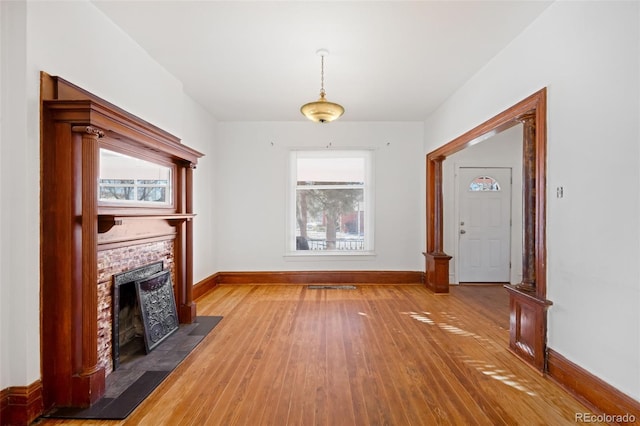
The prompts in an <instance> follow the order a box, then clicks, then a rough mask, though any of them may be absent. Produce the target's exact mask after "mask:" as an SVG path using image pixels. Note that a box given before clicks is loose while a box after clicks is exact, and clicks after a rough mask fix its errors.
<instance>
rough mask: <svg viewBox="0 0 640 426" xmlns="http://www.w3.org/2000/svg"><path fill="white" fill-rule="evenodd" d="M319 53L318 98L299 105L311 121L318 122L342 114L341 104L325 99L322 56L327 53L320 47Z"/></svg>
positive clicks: (332, 118)
mask: <svg viewBox="0 0 640 426" xmlns="http://www.w3.org/2000/svg"><path fill="white" fill-rule="evenodd" d="M316 54H318V55H320V99H318V100H317V101H315V102H309V103H308V104H304V105H302V107H300V112H302V114H303V115H304V116H305V117H307V118H308V119H309V120H311V121H315V122H319V123H327V122H329V121H333V120H336V119H338V118H340V116H341V115H342V114H344V108H343V107H342V106H341V105H338V104H335V103H333V102H329V101H328V100H326V99H325V95H326V93H325V91H324V57H325V56H327V55H328V54H329V51H328V50H325V49H320V50H318V51H317V52H316Z"/></svg>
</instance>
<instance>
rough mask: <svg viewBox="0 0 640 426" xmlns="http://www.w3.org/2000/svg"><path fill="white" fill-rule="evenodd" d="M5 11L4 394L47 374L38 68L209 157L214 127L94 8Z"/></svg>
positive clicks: (51, 4)
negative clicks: (42, 315) (43, 350)
mask: <svg viewBox="0 0 640 426" xmlns="http://www.w3.org/2000/svg"><path fill="white" fill-rule="evenodd" d="M0 13H1V16H0V19H1V22H2V30H1V32H0V34H1V37H2V38H1V39H0V46H1V47H2V51H1V59H2V72H1V74H0V82H1V83H2V86H1V88H2V92H1V97H2V103H1V104H0V105H1V106H2V108H1V110H0V112H2V127H1V128H0V135H1V136H2V145H1V146H0V153H1V154H2V158H1V160H0V173H1V176H2V183H1V184H0V196H1V198H0V203H1V204H0V207H1V208H0V212H1V214H2V220H1V221H0V237H1V243H0V253H1V254H2V257H1V261H0V289H1V290H0V291H1V296H2V298H1V299H0V320H1V323H2V325H1V326H0V348H1V349H0V359H1V360H2V362H1V363H0V389H4V388H7V387H9V386H24V385H28V384H31V383H33V382H34V381H36V380H38V379H39V378H40V334H39V333H40V318H39V312H40V310H39V305H40V269H39V252H40V241H39V235H40V224H39V217H40V205H39V202H40V191H39V190H40V187H39V185H40V184H39V178H40V156H39V153H40V122H39V119H40V117H39V114H40V112H39V90H40V80H39V79H40V76H39V73H40V71H45V72H47V73H49V74H51V75H58V76H60V77H62V78H64V79H66V80H68V81H70V82H72V83H74V84H77V85H78V86H80V87H82V88H84V89H86V90H88V91H90V92H93V93H94V94H96V95H98V96H100V97H102V98H104V99H106V100H108V101H109V102H112V103H114V104H115V105H118V106H119V107H121V108H124V109H126V110H128V111H129V112H131V113H133V114H135V115H138V116H139V117H141V118H143V119H144V120H146V121H148V122H150V123H152V124H154V125H156V126H158V127H160V128H162V129H164V130H167V131H169V132H171V133H173V134H175V135H176V136H178V137H180V136H181V135H182V134H184V135H186V136H187V137H188V139H189V141H188V142H189V143H191V144H193V145H194V146H195V145H197V148H196V149H199V150H200V151H203V152H204V153H205V154H207V153H208V151H209V148H208V144H209V143H210V141H211V137H212V135H213V133H214V131H213V123H214V121H213V120H212V119H210V117H208V115H207V114H206V113H205V112H204V111H203V110H202V109H201V108H199V107H197V106H196V105H195V104H194V103H193V101H191V100H190V99H189V98H188V97H187V96H185V94H184V93H183V91H182V85H181V83H180V82H179V81H178V80H176V79H175V78H174V77H173V76H171V75H170V74H169V73H167V72H166V70H164V69H163V68H162V67H160V66H159V65H158V64H157V63H156V62H154V61H153V59H152V58H151V57H149V55H148V54H147V53H145V52H144V51H143V50H142V49H141V48H140V47H139V46H138V45H137V44H135V43H134V42H133V41H132V40H131V39H130V38H129V37H128V36H127V35H126V34H124V33H123V32H122V31H121V30H120V29H119V28H118V27H116V26H115V25H113V24H112V23H111V22H110V21H109V20H108V19H107V18H106V17H105V16H104V15H103V14H102V13H101V12H100V11H99V10H98V9H96V8H95V7H94V6H93V5H92V4H90V3H88V2H86V1H74V2H67V1H60V2H58V1H48V2H0ZM8 105H10V107H8ZM185 115H187V116H186V117H185ZM205 138H207V139H206V140H204V139H205ZM185 143H186V141H185ZM195 173H196V175H195V176H196V177H195V179H196V185H197V186H198V187H199V189H198V194H199V195H198V196H202V197H203V198H204V197H206V196H207V191H206V190H203V189H202V188H203V187H204V185H203V182H202V179H200V177H198V170H196V172H195ZM199 203H201V204H199V205H198V206H197V209H202V210H201V211H200V212H199V213H200V215H199V216H198V220H199V221H203V222H206V221H207V220H208V219H207V211H206V210H205V208H206V206H207V205H208V203H209V201H207V200H202V201H199ZM201 229H202V232H203V233H206V232H210V231H211V229H210V228H201ZM209 239H210V238H209ZM204 240H205V239H204V238H201V237H199V241H204ZM198 244H201V243H200V242H199V243H198ZM196 262H197V265H196V267H195V269H197V271H198V276H206V275H209V274H211V273H213V272H214V269H213V268H212V267H211V268H210V269H209V270H208V269H207V268H209V267H210V265H209V264H207V263H205V262H204V261H203V259H201V258H199V259H197V261H196Z"/></svg>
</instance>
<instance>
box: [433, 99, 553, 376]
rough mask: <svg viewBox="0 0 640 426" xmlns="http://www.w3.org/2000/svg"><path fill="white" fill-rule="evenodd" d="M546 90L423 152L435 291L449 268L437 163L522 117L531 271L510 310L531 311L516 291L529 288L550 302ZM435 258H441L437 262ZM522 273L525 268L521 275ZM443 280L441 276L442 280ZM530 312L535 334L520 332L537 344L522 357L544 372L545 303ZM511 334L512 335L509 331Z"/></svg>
mask: <svg viewBox="0 0 640 426" xmlns="http://www.w3.org/2000/svg"><path fill="white" fill-rule="evenodd" d="M546 93H547V92H546V88H543V89H541V90H539V91H538V92H536V93H534V94H532V95H531V96H529V97H527V98H525V99H524V100H522V101H520V102H518V103H517V104H516V105H514V106H512V107H511V108H508V109H507V110H505V111H503V112H501V113H500V114H498V115H496V116H495V117H493V118H491V119H489V120H487V121H485V122H484V123H482V124H480V125H479V126H477V127H475V128H473V129H471V130H470V131H468V132H466V133H464V134H463V135H461V136H459V137H457V138H456V139H454V140H452V141H451V142H449V143H447V144H445V145H443V146H442V147H440V148H438V149H436V150H434V151H432V152H430V153H429V154H427V173H426V180H427V182H426V207H427V226H426V231H427V235H426V242H427V252H426V254H425V256H426V257H427V262H426V285H427V287H429V288H430V289H432V290H433V291H435V292H445V289H444V288H445V286H444V285H443V284H442V283H441V282H440V281H438V282H435V281H433V280H435V279H436V277H438V278H437V279H438V280H439V279H440V277H444V276H445V272H446V273H447V275H446V276H447V278H446V280H447V281H448V268H449V265H448V259H446V258H445V257H443V256H447V255H446V253H443V252H442V243H441V241H442V227H443V220H444V218H443V213H442V210H441V205H440V203H441V197H442V167H441V166H440V165H441V163H442V161H443V160H444V159H445V158H446V157H448V156H450V155H452V154H455V153H456V152H458V151H461V150H462V149H464V148H466V147H469V146H471V145H474V144H476V143H478V142H480V141H482V140H485V139H488V138H490V137H491V136H493V135H495V134H497V133H500V132H502V131H504V130H506V129H509V128H511V127H513V126H515V125H516V124H518V123H519V122H520V121H525V125H524V134H523V148H524V149H523V152H524V153H525V154H523V155H528V157H527V158H524V161H523V163H524V164H523V181H524V180H525V178H526V177H527V176H528V180H527V182H526V183H523V186H527V185H529V186H528V187H527V188H526V191H527V192H526V194H524V195H525V198H526V199H527V200H528V208H527V213H526V214H524V222H525V223H524V224H523V229H524V231H525V235H524V238H523V240H524V241H525V244H524V247H523V265H524V266H525V268H526V270H527V271H528V272H529V274H528V275H527V277H526V279H527V282H524V283H522V284H521V285H520V286H519V287H520V288H519V289H518V291H515V290H514V291H511V292H510V293H511V294H512V299H514V300H515V301H516V302H515V303H513V304H512V308H513V309H520V311H519V312H520V314H521V315H525V314H526V315H529V314H530V311H529V309H532V306H533V305H530V304H529V302H530V300H528V299H527V298H525V297H524V296H523V295H521V294H520V293H522V292H523V291H528V293H530V295H531V296H533V297H534V298H535V299H536V300H537V301H538V302H539V303H538V304H539V305H540V306H548V305H549V304H550V302H548V301H547V300H546V217H545V212H546V134H547V132H546V115H547V111H546V96H547V95H546ZM527 153H528V154H527ZM436 259H438V260H439V261H438V262H436V261H435V260H436ZM430 268H431V269H430ZM523 269H524V268H523ZM524 272H525V271H524V270H523V274H524ZM442 279H443V280H444V278H442ZM447 287H448V283H447ZM522 309H524V311H523V310H522ZM532 312H534V313H533V314H532V315H533V316H532V317H531V318H530V319H533V320H534V321H535V323H536V324H537V325H538V326H536V327H534V328H533V329H529V328H526V331H527V332H531V333H533V334H532V335H528V334H525V335H523V336H526V338H527V341H528V343H530V345H529V346H527V348H530V347H535V348H537V349H536V351H537V352H536V353H535V356H533V357H523V358H524V359H527V360H528V361H529V362H532V363H533V364H534V365H535V366H536V368H538V369H540V370H543V369H544V365H545V363H544V361H543V362H540V360H539V359H538V356H541V357H543V358H544V356H545V355H544V354H545V351H544V345H545V342H546V333H547V332H546V307H545V308H544V309H534V310H533V311H532ZM511 318H512V320H513V319H514V318H515V319H516V320H517V319H518V314H517V313H516V312H514V311H512V312H511ZM520 319H522V318H520ZM513 324H517V322H513V321H512V325H513ZM521 331H522V330H521ZM513 336H516V334H512V337H513ZM523 336H520V337H523ZM534 341H535V342H534ZM519 344H522V341H521V340H515V341H512V342H510V347H512V348H513V347H518V345H519ZM540 348H542V349H540ZM525 352H526V351H525ZM523 353H524V352H523Z"/></svg>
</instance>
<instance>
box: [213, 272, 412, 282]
mask: <svg viewBox="0 0 640 426" xmlns="http://www.w3.org/2000/svg"><path fill="white" fill-rule="evenodd" d="M217 275H218V276H217V283H218V284H253V285H257V284H296V285H300V284H326V283H331V284H423V283H424V273H423V272H419V271H261V272H219V273H218V274H217Z"/></svg>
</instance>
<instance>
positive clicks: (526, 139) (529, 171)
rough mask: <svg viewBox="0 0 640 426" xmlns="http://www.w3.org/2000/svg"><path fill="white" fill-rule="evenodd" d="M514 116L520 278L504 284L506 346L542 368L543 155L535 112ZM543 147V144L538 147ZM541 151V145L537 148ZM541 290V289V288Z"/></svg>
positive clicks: (544, 307) (544, 326)
mask: <svg viewBox="0 0 640 426" xmlns="http://www.w3.org/2000/svg"><path fill="white" fill-rule="evenodd" d="M517 120H518V121H520V122H521V123H522V128H523V133H522V221H523V223H522V227H523V237H522V282H521V283H519V284H517V285H515V286H506V288H507V290H508V291H509V310H510V315H509V323H510V325H509V349H510V350H511V351H512V352H514V353H515V354H516V355H518V356H519V357H520V358H522V359H524V360H526V361H527V362H529V363H530V364H532V365H533V366H534V367H535V368H536V369H538V370H540V371H545V368H546V365H545V364H546V336H547V309H548V308H549V306H550V305H551V302H549V301H548V300H546V299H545V297H544V294H542V295H541V294H539V293H541V292H539V291H537V290H538V289H537V288H536V287H537V272H536V271H537V268H538V265H539V264H540V262H543V261H544V259H539V256H538V251H537V246H538V244H537V241H536V236H537V232H536V231H537V230H538V229H539V228H540V226H539V225H538V223H537V222H536V221H537V220H538V217H539V213H540V211H539V209H541V208H542V207H543V204H542V203H540V201H539V197H538V195H539V194H538V191H539V190H544V188H542V189H541V185H540V184H541V183H543V182H538V179H539V178H540V177H541V175H540V174H539V171H538V164H537V162H538V161H544V155H541V154H540V151H539V150H538V145H537V144H538V142H537V141H538V138H537V135H536V128H537V125H536V113H535V111H530V112H527V113H525V114H523V115H521V116H519V117H517ZM542 148H544V147H542ZM541 151H542V152H543V153H544V149H543V150H541ZM542 290H543V289H542Z"/></svg>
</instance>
